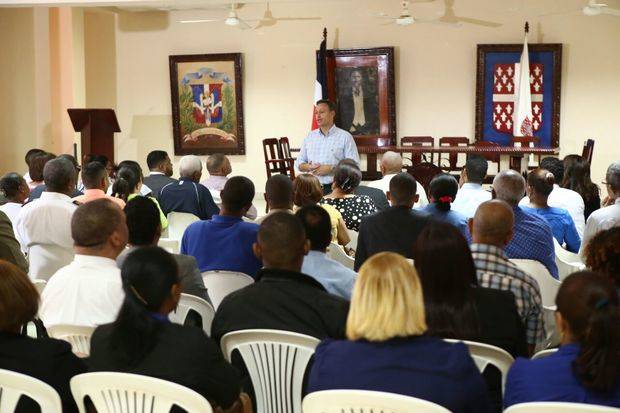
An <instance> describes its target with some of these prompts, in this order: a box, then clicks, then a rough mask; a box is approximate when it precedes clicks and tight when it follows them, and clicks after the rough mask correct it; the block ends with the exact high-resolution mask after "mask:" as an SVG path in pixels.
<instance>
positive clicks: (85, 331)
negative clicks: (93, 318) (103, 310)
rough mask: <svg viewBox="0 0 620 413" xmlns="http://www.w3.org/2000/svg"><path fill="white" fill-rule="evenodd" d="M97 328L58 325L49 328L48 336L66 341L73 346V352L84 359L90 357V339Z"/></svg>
mask: <svg viewBox="0 0 620 413" xmlns="http://www.w3.org/2000/svg"><path fill="white" fill-rule="evenodd" d="M93 331H95V327H86V326H72V325H67V324H58V325H55V326H52V327H48V328H47V334H48V335H49V336H50V337H52V338H57V339H59V340H64V341H66V342H68V343H69V344H71V350H72V351H73V352H74V353H75V354H77V355H79V356H82V357H85V356H88V355H90V337H91V336H92V335H93Z"/></svg>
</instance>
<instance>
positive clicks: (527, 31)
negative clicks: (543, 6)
mask: <svg viewBox="0 0 620 413" xmlns="http://www.w3.org/2000/svg"><path fill="white" fill-rule="evenodd" d="M529 32H530V23H529V22H527V21H526V22H525V34H528V33H529Z"/></svg>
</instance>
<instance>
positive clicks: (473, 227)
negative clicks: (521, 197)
mask: <svg viewBox="0 0 620 413" xmlns="http://www.w3.org/2000/svg"><path fill="white" fill-rule="evenodd" d="M513 225H514V213H513V210H512V208H511V207H510V206H509V205H508V204H507V203H506V202H504V201H500V200H497V199H495V200H492V201H486V202H483V203H482V204H480V206H479V207H478V209H477V210H476V214H475V215H474V218H472V219H470V220H469V232H470V233H471V236H472V244H471V246H470V248H471V252H472V256H473V258H474V263H475V264H476V273H477V276H478V285H479V286H481V287H486V288H494V289H497V290H505V291H511V292H512V293H513V294H514V296H515V300H516V304H517V310H518V312H519V315H520V317H521V320H522V321H523V324H524V325H525V334H526V340H527V343H528V345H529V349H530V352H533V350H534V347H535V346H536V343H538V342H540V341H542V340H544V337H545V336H544V326H543V318H542V314H543V311H542V299H541V296H540V289H539V287H538V283H537V282H536V280H534V279H533V278H532V277H531V276H530V275H528V274H526V273H524V272H523V271H521V270H520V269H519V268H518V267H517V266H516V265H514V264H513V263H512V262H510V260H509V259H508V257H507V256H506V254H505V253H504V248H505V247H506V245H508V244H509V243H510V240H511V239H512V236H513Z"/></svg>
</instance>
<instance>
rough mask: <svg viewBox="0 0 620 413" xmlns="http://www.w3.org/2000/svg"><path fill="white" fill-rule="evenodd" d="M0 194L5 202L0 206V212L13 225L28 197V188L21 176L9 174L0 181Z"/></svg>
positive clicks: (13, 173)
mask: <svg viewBox="0 0 620 413" xmlns="http://www.w3.org/2000/svg"><path fill="white" fill-rule="evenodd" d="M0 192H1V193H3V194H4V196H5V198H6V200H7V202H6V204H4V205H0V211H2V212H4V213H5V214H6V216H7V217H9V219H10V220H11V223H14V222H15V221H16V220H17V215H19V211H21V209H22V206H23V205H24V202H26V200H27V199H28V195H30V188H29V187H28V184H27V183H26V180H25V179H24V177H23V176H21V175H18V174H16V173H15V172H10V173H8V174H6V175H4V176H3V177H2V179H0Z"/></svg>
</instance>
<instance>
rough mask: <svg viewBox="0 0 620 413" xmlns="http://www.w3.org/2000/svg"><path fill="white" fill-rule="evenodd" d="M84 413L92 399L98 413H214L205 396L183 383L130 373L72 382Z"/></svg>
mask: <svg viewBox="0 0 620 413" xmlns="http://www.w3.org/2000/svg"><path fill="white" fill-rule="evenodd" d="M70 384H71V393H73V398H74V399H75V401H76V402H77V405H78V408H79V410H80V413H86V409H85V406H84V398H85V397H86V396H88V397H90V399H91V400H92V402H93V404H94V405H95V409H97V412H98V413H116V412H123V413H147V412H148V413H168V412H169V411H170V407H172V406H173V405H177V406H179V407H181V408H182V409H184V410H185V411H187V412H188V413H212V412H213V409H212V408H211V405H210V404H209V402H208V401H207V399H205V398H204V397H203V396H201V395H200V394H198V393H197V392H195V391H194V390H191V389H188V388H187V387H184V386H181V385H180V384H176V383H172V382H169V381H165V380H161V379H156V378H153V377H147V376H140V375H138V374H128V373H111V372H102V373H85V374H79V375H77V376H75V377H73V378H72V379H71V382H70Z"/></svg>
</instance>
